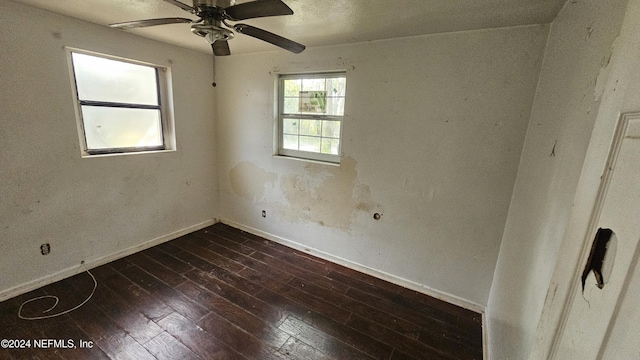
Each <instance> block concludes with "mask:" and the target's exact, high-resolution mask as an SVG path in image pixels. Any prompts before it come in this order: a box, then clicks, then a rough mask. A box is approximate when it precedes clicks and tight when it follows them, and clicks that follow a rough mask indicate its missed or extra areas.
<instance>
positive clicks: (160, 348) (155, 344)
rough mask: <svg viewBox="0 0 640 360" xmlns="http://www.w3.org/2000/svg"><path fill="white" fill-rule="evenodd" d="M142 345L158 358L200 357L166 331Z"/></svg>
mask: <svg viewBox="0 0 640 360" xmlns="http://www.w3.org/2000/svg"><path fill="white" fill-rule="evenodd" d="M144 347H145V348H146V349H147V350H148V351H149V352H150V353H151V354H152V355H153V356H155V357H156V359H158V360H199V359H201V358H200V357H199V356H198V355H196V354H195V353H194V352H193V351H191V350H189V348H187V347H186V346H184V345H183V344H182V343H181V342H180V341H178V340H177V339H176V338H174V337H173V336H171V335H169V333H167V332H164V331H163V332H162V333H160V334H159V335H158V336H156V337H154V338H153V339H151V340H149V341H148V342H146V343H145V344H144Z"/></svg>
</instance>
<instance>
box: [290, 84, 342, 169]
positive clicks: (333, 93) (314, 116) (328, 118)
mask: <svg viewBox="0 0 640 360" xmlns="http://www.w3.org/2000/svg"><path fill="white" fill-rule="evenodd" d="M346 85H347V79H346V76H345V73H325V74H303V75H282V76H281V77H280V82H279V100H280V101H279V114H280V116H279V127H278V129H279V134H278V138H279V146H278V153H279V154H280V155H285V156H293V157H298V158H304V159H312V160H321V161H329V162H336V163H337V162H339V161H340V134H341V128H342V120H343V116H344V104H345V96H346Z"/></svg>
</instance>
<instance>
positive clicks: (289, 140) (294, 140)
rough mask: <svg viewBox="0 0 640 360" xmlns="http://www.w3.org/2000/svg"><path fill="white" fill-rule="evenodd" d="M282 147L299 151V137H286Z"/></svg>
mask: <svg viewBox="0 0 640 360" xmlns="http://www.w3.org/2000/svg"><path fill="white" fill-rule="evenodd" d="M282 140H283V144H282V147H283V148H285V149H290V150H298V135H284V136H283V139H282Z"/></svg>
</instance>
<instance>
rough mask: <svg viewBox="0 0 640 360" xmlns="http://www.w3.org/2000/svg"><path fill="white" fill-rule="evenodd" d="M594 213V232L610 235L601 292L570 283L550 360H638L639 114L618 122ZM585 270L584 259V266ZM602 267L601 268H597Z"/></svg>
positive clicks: (589, 284) (589, 280)
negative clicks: (562, 324) (572, 288)
mask: <svg viewBox="0 0 640 360" xmlns="http://www.w3.org/2000/svg"><path fill="white" fill-rule="evenodd" d="M609 159H610V161H609V168H608V171H607V172H606V173H605V175H604V179H605V181H603V184H602V186H601V188H600V195H601V199H602V201H600V206H598V208H596V209H595V210H594V213H593V215H594V219H595V222H594V224H595V226H594V229H593V237H594V238H595V235H596V233H597V230H598V229H603V230H605V231H606V232H607V233H608V230H606V229H610V230H611V231H612V234H611V237H610V240H609V243H608V244H607V249H606V255H605V257H604V263H602V262H601V261H600V262H598V261H599V260H597V259H596V260H597V261H596V263H597V265H599V266H597V267H598V268H600V267H601V268H602V276H603V278H602V281H601V284H600V285H601V286H602V288H600V287H599V286H598V285H597V278H596V276H595V273H596V272H597V271H590V272H589V273H588V275H587V277H586V279H585V284H584V291H583V287H582V279H580V278H578V279H574V280H575V286H576V287H578V288H579V289H578V290H577V291H576V295H575V296H574V297H573V299H572V305H571V307H570V308H569V310H568V311H569V314H568V318H567V322H566V325H565V327H564V331H562V333H561V334H560V337H559V339H557V343H556V345H557V347H556V348H555V349H556V351H555V354H554V356H553V358H554V359H558V360H560V359H562V360H565V359H576V360H588V359H612V360H614V359H615V360H618V359H640V266H638V264H637V263H638V257H639V255H640V247H639V246H638V244H639V241H640V113H632V114H626V115H623V116H622V117H621V120H620V123H619V124H618V131H617V132H616V138H615V139H614V142H613V146H612V149H611V153H610V157H609ZM586 264H587V259H584V263H583V266H585V265H586ZM600 265H601V266H600Z"/></svg>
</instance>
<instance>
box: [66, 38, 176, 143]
mask: <svg viewBox="0 0 640 360" xmlns="http://www.w3.org/2000/svg"><path fill="white" fill-rule="evenodd" d="M70 54H71V65H72V70H73V71H72V74H73V80H74V85H75V87H74V90H75V96H76V100H77V110H78V111H77V113H78V117H79V119H78V125H79V133H80V138H81V139H80V140H81V143H82V144H83V145H84V149H83V150H84V154H85V155H96V154H109V153H128V152H129V153H130V152H141V151H150V150H166V149H169V148H172V146H171V144H172V142H173V141H172V140H171V139H170V137H171V135H172V133H171V131H170V130H171V129H170V126H169V125H170V121H169V111H168V110H167V106H166V103H168V101H169V96H168V90H169V89H168V79H167V73H168V69H167V68H164V67H160V66H155V65H150V64H145V63H140V62H135V61H131V60H123V59H115V58H112V57H107V56H104V55H96V54H93V53H91V54H89V53H85V52H79V51H76V50H70Z"/></svg>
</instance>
